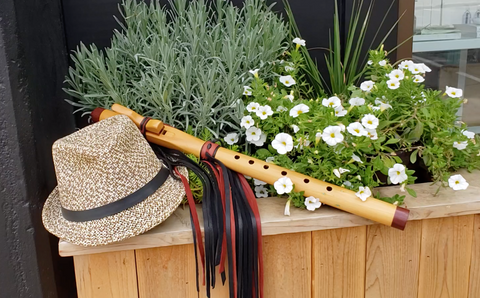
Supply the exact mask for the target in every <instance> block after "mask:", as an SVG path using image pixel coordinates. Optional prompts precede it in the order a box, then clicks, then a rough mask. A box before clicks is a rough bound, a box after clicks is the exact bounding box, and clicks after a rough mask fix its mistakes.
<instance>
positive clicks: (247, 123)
mask: <svg viewBox="0 0 480 298" xmlns="http://www.w3.org/2000/svg"><path fill="white" fill-rule="evenodd" d="M254 124H255V121H253V118H252V116H243V117H242V120H241V121H240V126H241V127H245V128H246V129H249V128H250V127H252V125H254Z"/></svg>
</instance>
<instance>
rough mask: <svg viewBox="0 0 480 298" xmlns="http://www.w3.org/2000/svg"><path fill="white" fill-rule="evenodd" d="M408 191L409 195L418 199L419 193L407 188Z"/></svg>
mask: <svg viewBox="0 0 480 298" xmlns="http://www.w3.org/2000/svg"><path fill="white" fill-rule="evenodd" d="M406 190H407V191H408V194H410V195H411V196H412V197H414V198H416V197H417V192H416V191H414V190H413V189H411V188H408V187H406Z"/></svg>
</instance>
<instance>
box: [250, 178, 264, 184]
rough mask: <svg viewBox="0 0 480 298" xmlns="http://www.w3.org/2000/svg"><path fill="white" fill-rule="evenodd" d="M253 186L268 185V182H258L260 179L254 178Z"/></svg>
mask: <svg viewBox="0 0 480 298" xmlns="http://www.w3.org/2000/svg"><path fill="white" fill-rule="evenodd" d="M253 184H255V185H266V184H267V182H263V181H262V180H258V179H255V178H253Z"/></svg>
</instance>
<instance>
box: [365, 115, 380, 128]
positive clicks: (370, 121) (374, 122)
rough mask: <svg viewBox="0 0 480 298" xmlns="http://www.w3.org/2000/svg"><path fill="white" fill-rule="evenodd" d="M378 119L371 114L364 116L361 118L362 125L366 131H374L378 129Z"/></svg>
mask: <svg viewBox="0 0 480 298" xmlns="http://www.w3.org/2000/svg"><path fill="white" fill-rule="evenodd" d="M378 123H379V121H378V118H377V117H375V116H374V115H372V114H366V115H365V116H363V118H362V124H363V126H365V128H367V129H376V128H377V127H378Z"/></svg>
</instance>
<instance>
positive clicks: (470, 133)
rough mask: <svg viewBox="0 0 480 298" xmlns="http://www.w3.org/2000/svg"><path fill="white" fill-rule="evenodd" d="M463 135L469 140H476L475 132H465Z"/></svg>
mask: <svg viewBox="0 0 480 298" xmlns="http://www.w3.org/2000/svg"><path fill="white" fill-rule="evenodd" d="M462 134H463V135H464V136H466V137H467V138H469V139H475V133H474V132H473V131H468V130H464V131H462Z"/></svg>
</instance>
